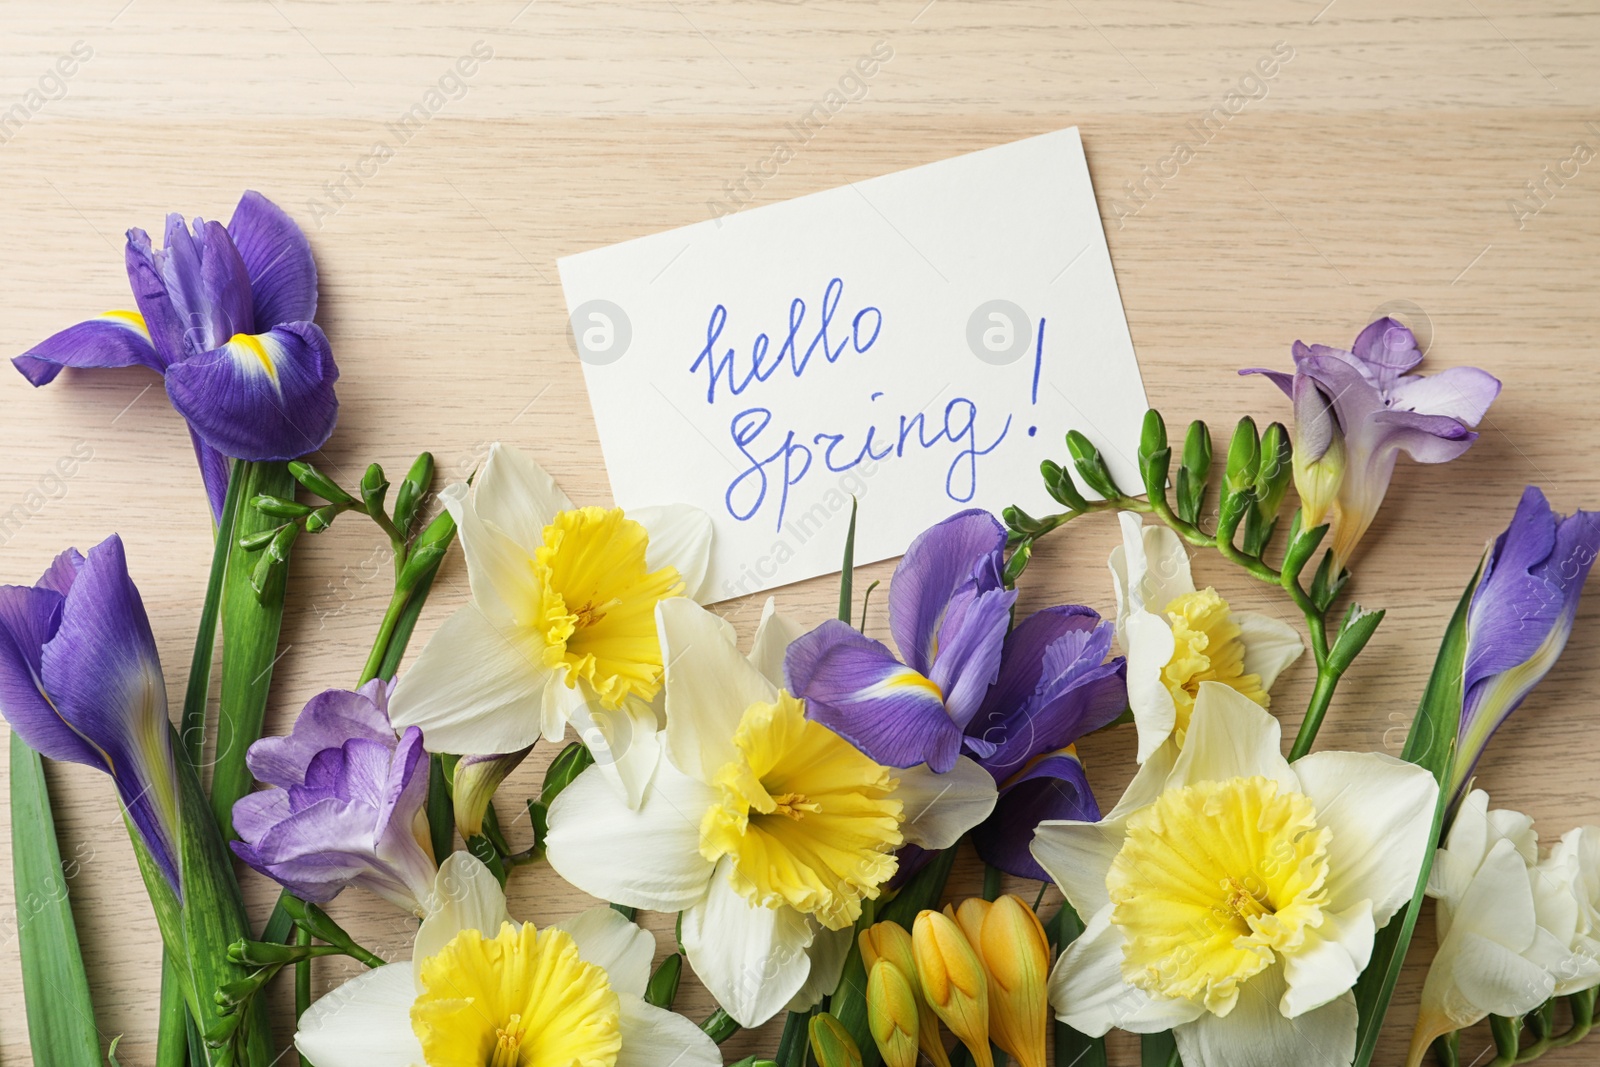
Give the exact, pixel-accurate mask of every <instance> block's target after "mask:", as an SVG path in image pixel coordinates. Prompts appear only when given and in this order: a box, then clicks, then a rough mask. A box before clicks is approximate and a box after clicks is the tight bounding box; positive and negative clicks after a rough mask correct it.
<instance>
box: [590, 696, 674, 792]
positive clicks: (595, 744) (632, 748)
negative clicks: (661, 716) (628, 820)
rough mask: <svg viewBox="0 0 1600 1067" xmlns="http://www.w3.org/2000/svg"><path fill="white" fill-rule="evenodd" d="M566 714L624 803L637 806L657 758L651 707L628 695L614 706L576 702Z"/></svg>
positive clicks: (657, 739)
mask: <svg viewBox="0 0 1600 1067" xmlns="http://www.w3.org/2000/svg"><path fill="white" fill-rule="evenodd" d="M568 714H569V717H570V719H571V722H572V728H573V729H574V730H576V731H577V732H578V736H579V737H580V738H582V739H583V742H584V744H586V745H588V746H589V754H590V755H592V756H594V760H595V766H596V767H598V768H599V769H600V772H601V773H602V774H603V775H604V776H605V777H606V779H607V780H608V781H610V782H611V784H612V785H613V786H614V787H615V788H616V789H617V790H618V792H620V793H621V794H622V795H623V796H624V797H625V798H627V801H628V806H629V807H630V808H637V807H638V806H639V802H640V801H641V800H642V799H643V798H644V791H645V789H646V788H647V787H648V786H649V785H650V779H651V778H652V777H653V776H654V775H655V773H656V764H657V763H659V762H660V760H661V739H660V734H659V731H658V729H657V725H656V713H655V709H653V708H652V707H651V706H650V705H649V704H646V703H645V702H644V701H642V700H639V699H637V698H629V699H627V700H624V701H623V702H622V704H621V705H620V706H619V707H615V708H608V707H605V706H604V705H602V704H601V703H599V702H598V701H595V702H584V703H580V704H578V705H577V706H576V707H574V708H573V709H572V710H571V711H570V712H569V713H568Z"/></svg>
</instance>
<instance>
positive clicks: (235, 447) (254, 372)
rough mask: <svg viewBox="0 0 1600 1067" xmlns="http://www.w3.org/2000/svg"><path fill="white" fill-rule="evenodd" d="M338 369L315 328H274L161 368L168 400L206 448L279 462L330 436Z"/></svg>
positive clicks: (318, 445)
mask: <svg viewBox="0 0 1600 1067" xmlns="http://www.w3.org/2000/svg"><path fill="white" fill-rule="evenodd" d="M338 378H339V368H338V367H337V366H336V365H335V364H334V361H333V353H332V351H331V350H330V349H329V347H328V339H327V338H326V337H325V336H323V333H322V330H320V329H319V328H318V327H317V326H315V325H314V324H312V323H309V322H300V323H290V324H288V325H284V326H277V327H275V328H273V329H272V330H271V331H270V332H268V333H264V334H259V335H256V336H254V337H250V338H243V337H241V338H236V339H235V340H233V341H231V342H229V343H228V344H226V345H223V346H222V347H221V348H217V349H214V350H212V351H209V352H206V353H203V354H201V355H198V356H195V357H194V358H192V359H189V360H186V361H185V362H183V363H180V364H177V365H175V366H173V367H172V368H170V369H169V370H168V371H167V395H168V396H170V397H171V398H172V406H173V407H175V408H177V409H178V413H179V414H180V415H182V416H183V417H184V418H185V419H187V420H188V421H189V425H190V426H192V427H193V428H194V430H195V432H196V433H198V434H199V435H200V436H201V438H203V439H204V440H205V442H206V443H207V444H208V445H210V446H211V447H213V448H215V449H217V450H218V451H219V452H222V453H223V454H225V455H229V456H232V457H234V458H235V459H247V460H285V459H294V458H296V457H298V456H303V455H306V454H307V453H310V452H315V451H316V450H317V449H319V448H321V447H322V445H323V444H324V443H325V442H326V441H327V439H328V437H329V435H330V434H332V433H333V426H334V422H335V420H336V419H337V417H338V411H339V402H338V400H337V399H336V397H335V396H334V390H333V384H334V382H336V381H338Z"/></svg>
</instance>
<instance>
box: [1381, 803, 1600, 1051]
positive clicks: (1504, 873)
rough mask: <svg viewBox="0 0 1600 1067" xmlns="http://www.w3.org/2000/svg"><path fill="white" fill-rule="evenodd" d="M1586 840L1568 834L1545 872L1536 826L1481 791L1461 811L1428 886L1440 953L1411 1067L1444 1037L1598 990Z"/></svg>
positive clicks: (1414, 1036)
mask: <svg viewBox="0 0 1600 1067" xmlns="http://www.w3.org/2000/svg"><path fill="white" fill-rule="evenodd" d="M1595 832H1597V833H1600V831H1595ZM1583 838H1584V834H1583V832H1582V831H1574V832H1573V833H1572V834H1568V835H1567V837H1566V838H1564V839H1563V840H1562V844H1561V846H1559V847H1558V848H1557V849H1556V851H1555V852H1554V853H1553V854H1552V855H1551V857H1550V858H1549V859H1548V860H1546V861H1545V862H1544V863H1539V862H1538V854H1539V844H1538V835H1537V834H1535V833H1534V829H1533V820H1532V819H1530V818H1528V817H1527V816H1526V815H1523V814H1521V813H1519V812H1515V811H1508V810H1505V809H1499V808H1497V809H1495V810H1493V811H1491V810H1489V795H1488V794H1487V793H1485V792H1484V791H1483V790H1481V789H1475V790H1473V791H1472V792H1471V793H1470V794H1468V795H1467V798H1466V799H1465V800H1464V801H1462V804H1461V808H1460V810H1459V811H1458V812H1457V813H1456V817H1455V822H1454V823H1453V824H1452V825H1451V827H1450V833H1449V834H1448V835H1447V837H1446V838H1445V845H1444V847H1443V848H1441V849H1439V851H1438V852H1437V853H1436V854H1435V856H1434V861H1433V871H1432V873H1431V874H1430V875H1429V877H1428V895H1429V896H1431V897H1434V898H1435V899H1437V900H1438V902H1439V907H1438V912H1437V922H1438V928H1439V951H1438V952H1437V954H1435V956H1434V958H1433V963H1432V964H1431V965H1430V966H1429V968H1428V977H1427V980H1426V981H1425V982H1424V984H1423V987H1422V1006H1421V1009H1420V1011H1419V1012H1418V1016H1417V1025H1416V1029H1415V1030H1414V1031H1413V1033H1412V1038H1411V1055H1410V1059H1409V1060H1408V1063H1409V1064H1411V1065H1412V1067H1415V1065H1416V1064H1419V1063H1421V1062H1422V1059H1423V1056H1424V1055H1425V1054H1426V1053H1427V1051H1428V1048H1429V1046H1430V1045H1432V1043H1433V1042H1434V1040H1435V1039H1437V1038H1439V1037H1442V1036H1444V1035H1445V1034H1448V1033H1450V1032H1452V1031H1455V1030H1460V1029H1462V1028H1464V1027H1468V1026H1471V1025H1472V1024H1473V1023H1476V1022H1478V1021H1479V1020H1481V1019H1483V1018H1485V1017H1486V1016H1489V1015H1502V1016H1506V1017H1508V1018H1514V1017H1517V1016H1521V1015H1523V1014H1526V1013H1527V1012H1530V1011H1532V1010H1533V1009H1535V1008H1537V1007H1538V1006H1539V1005H1541V1004H1543V1003H1544V1002H1545V1001H1546V1000H1549V999H1550V998H1551V997H1552V996H1556V995H1558V994H1562V993H1573V992H1577V991H1578V990H1580V989H1587V988H1589V987H1590V986H1593V985H1595V984H1596V983H1600V965H1597V961H1596V956H1595V948H1596V947H1597V946H1596V945H1595V942H1594V941H1592V940H1590V938H1589V934H1590V933H1591V932H1592V931H1593V929H1594V927H1593V925H1592V910H1591V911H1590V912H1589V915H1588V916H1586V915H1585V910H1586V909H1585V906H1584V903H1583V902H1581V901H1580V896H1579V892H1580V888H1579V887H1581V886H1585V885H1592V884H1594V883H1593V881H1592V880H1593V879H1594V877H1595V875H1596V874H1597V873H1600V872H1597V870H1596V868H1595V867H1594V866H1593V864H1594V856H1593V848H1594V843H1593V841H1591V842H1590V844H1589V845H1588V847H1587V848H1586V847H1585V843H1584V840H1583ZM1586 851H1588V852H1590V857H1589V858H1588V860H1587V863H1586V862H1585V856H1584V853H1585V852H1586ZM1586 867H1587V869H1585V868H1586ZM1582 892H1583V894H1584V895H1585V896H1587V893H1588V890H1587V889H1586V888H1585V889H1583V890H1582Z"/></svg>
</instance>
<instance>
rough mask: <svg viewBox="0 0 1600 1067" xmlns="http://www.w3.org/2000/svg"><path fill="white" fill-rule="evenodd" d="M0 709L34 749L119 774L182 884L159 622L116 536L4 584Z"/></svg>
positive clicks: (132, 816) (171, 874)
mask: <svg viewBox="0 0 1600 1067" xmlns="http://www.w3.org/2000/svg"><path fill="white" fill-rule="evenodd" d="M0 712H3V713H4V715H5V717H6V720H7V721H8V722H9V723H10V724H11V727H12V729H14V730H15V731H16V732H17V734H18V735H19V736H20V737H21V738H22V739H23V740H24V741H26V742H27V743H28V745H29V746H31V747H32V748H33V749H35V750H36V751H38V752H39V753H41V754H42V755H45V756H48V757H50V758H51V759H56V760H65V761H68V762H72V763H82V764H84V765H86V766H90V767H94V768H97V769H98V770H102V771H105V772H106V773H107V774H110V775H111V777H112V779H113V780H114V781H115V782H116V786H117V792H118V794H119V796H120V797H121V798H122V803H123V807H124V809H125V810H126V811H127V813H128V818H129V820H130V821H131V822H132V823H133V826H134V828H135V830H136V831H137V832H138V833H139V835H140V837H142V838H143V839H144V841H145V843H146V844H147V846H148V847H149V850H150V854H151V856H153V857H154V859H155V861H156V863H157V865H158V866H160V868H161V870H162V872H163V873H164V874H165V875H166V876H167V879H168V881H169V882H170V883H171V884H172V887H173V889H174V891H175V892H177V893H179V895H180V896H181V894H182V887H181V883H180V880H179V876H178V864H177V840H178V779H177V765H176V763H175V762H174V757H173V753H172V726H171V722H170V721H169V720H168V718H167V691H166V684H165V681H164V680H163V677H162V673H161V661H160V659H159V658H158V657H157V654H156V644H155V638H154V636H153V635H152V634H151V632H150V619H149V617H148V616H147V615H146V614H145V610H144V603H143V601H142V600H141V599H140V597H139V590H138V589H137V588H136V587H135V586H134V584H133V580H132V578H130V577H129V576H128V564H127V558H126V556H125V554H124V551H123V547H122V541H121V539H120V538H118V537H117V536H115V535H113V536H111V537H109V538H107V539H106V540H105V541H103V542H102V543H100V544H99V545H97V546H95V547H94V548H92V549H90V550H89V555H88V557H87V558H85V557H82V556H79V555H78V553H77V552H75V551H73V550H70V549H69V550H68V551H66V552H64V553H62V554H61V555H60V556H59V557H57V559H56V561H55V562H54V563H53V564H52V565H51V567H50V569H49V570H48V571H46V572H45V574H44V577H42V578H41V579H40V580H39V583H38V584H37V585H35V586H33V587H31V588H30V587H27V586H14V585H13V586H4V587H0Z"/></svg>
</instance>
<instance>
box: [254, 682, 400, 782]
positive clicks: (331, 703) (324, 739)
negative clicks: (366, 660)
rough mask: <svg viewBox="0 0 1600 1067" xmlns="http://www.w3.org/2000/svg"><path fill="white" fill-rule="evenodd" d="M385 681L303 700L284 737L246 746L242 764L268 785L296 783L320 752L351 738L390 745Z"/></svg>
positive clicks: (392, 740) (392, 743)
mask: <svg viewBox="0 0 1600 1067" xmlns="http://www.w3.org/2000/svg"><path fill="white" fill-rule="evenodd" d="M390 688H392V686H391V685H390V683H388V682H385V681H383V680H382V679H374V680H372V681H370V682H368V683H367V684H366V685H364V686H362V687H361V688H360V689H359V690H357V691H356V692H351V691H350V690H348V689H329V690H326V691H325V692H321V693H318V694H317V695H316V696H314V697H312V698H311V699H310V700H309V701H307V702H306V706H305V708H304V709H302V710H301V712H300V715H299V716H298V717H297V718H296V719H295V721H294V726H293V728H291V730H290V731H289V734H288V735H287V736H284V737H263V738H262V739H261V740H259V741H257V742H256V743H255V744H253V745H251V746H250V751H249V752H248V753H247V754H246V755H245V765H246V766H247V767H249V768H250V773H251V774H253V775H254V776H255V777H256V780H257V781H261V782H265V783H267V784H268V785H276V786H283V787H285V788H287V787H288V786H291V785H302V784H304V782H305V775H306V768H307V767H309V766H310V765H311V760H312V758H313V757H315V756H316V754H317V753H318V752H321V751H322V750H323V749H329V748H339V747H341V746H342V745H343V744H344V743H345V742H346V741H348V740H350V739H351V738H353V737H359V738H364V739H366V740H369V741H384V742H387V744H388V745H389V747H390V748H391V749H392V748H393V747H394V746H395V732H394V728H393V727H392V726H390V725H389V714H388V710H387V709H388V694H389V690H390Z"/></svg>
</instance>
